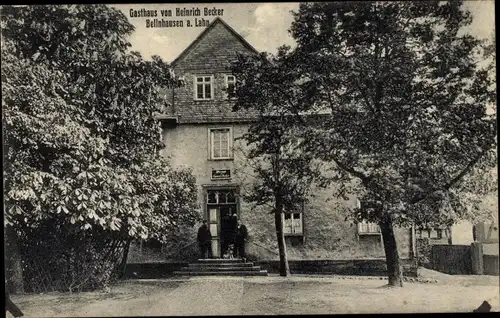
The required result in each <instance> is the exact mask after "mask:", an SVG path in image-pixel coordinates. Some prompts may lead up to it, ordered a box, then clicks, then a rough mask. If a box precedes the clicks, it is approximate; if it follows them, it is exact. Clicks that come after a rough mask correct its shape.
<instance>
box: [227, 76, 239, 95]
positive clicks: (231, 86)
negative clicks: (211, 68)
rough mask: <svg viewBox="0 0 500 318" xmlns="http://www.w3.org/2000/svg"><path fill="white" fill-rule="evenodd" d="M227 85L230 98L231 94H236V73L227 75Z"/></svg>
mask: <svg viewBox="0 0 500 318" xmlns="http://www.w3.org/2000/svg"><path fill="white" fill-rule="evenodd" d="M225 86H226V97H227V98H229V94H234V89H235V87H236V77H234V75H226V76H225Z"/></svg>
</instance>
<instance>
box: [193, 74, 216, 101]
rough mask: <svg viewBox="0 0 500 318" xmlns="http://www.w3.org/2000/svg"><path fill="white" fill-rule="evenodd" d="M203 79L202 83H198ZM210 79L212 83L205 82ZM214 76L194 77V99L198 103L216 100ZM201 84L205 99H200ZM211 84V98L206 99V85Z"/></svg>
mask: <svg viewBox="0 0 500 318" xmlns="http://www.w3.org/2000/svg"><path fill="white" fill-rule="evenodd" d="M199 77H201V78H203V81H202V82H198V78H199ZM207 77H209V78H210V82H205V79H206V78H207ZM214 82H215V81H214V76H213V75H193V98H194V100H196V101H204V100H214ZM199 83H201V84H202V85H203V86H202V87H203V98H198V84H199ZM207 83H210V98H206V97H205V96H206V92H205V84H207Z"/></svg>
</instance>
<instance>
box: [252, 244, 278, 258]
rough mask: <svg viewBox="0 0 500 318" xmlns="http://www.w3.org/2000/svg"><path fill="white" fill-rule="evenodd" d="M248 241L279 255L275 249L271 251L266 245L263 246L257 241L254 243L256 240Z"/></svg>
mask: <svg viewBox="0 0 500 318" xmlns="http://www.w3.org/2000/svg"><path fill="white" fill-rule="evenodd" d="M248 243H252V244H254V245H257V246H259V247H262V248H263V249H266V250H268V251H269V252H271V253H273V254H275V255H280V254H279V253H277V252H276V251H273V250H271V249H270V248H268V247H266V246H263V245H260V244H258V243H256V242H253V241H248Z"/></svg>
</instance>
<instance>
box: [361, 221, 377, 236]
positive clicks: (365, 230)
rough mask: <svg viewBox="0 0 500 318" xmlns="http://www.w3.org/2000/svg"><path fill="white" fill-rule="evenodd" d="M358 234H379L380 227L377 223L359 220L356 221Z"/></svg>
mask: <svg viewBox="0 0 500 318" xmlns="http://www.w3.org/2000/svg"><path fill="white" fill-rule="evenodd" d="M358 234H368V235H369V234H374V235H378V234H380V227H379V226H378V224H377V223H373V222H368V221H361V222H359V223H358Z"/></svg>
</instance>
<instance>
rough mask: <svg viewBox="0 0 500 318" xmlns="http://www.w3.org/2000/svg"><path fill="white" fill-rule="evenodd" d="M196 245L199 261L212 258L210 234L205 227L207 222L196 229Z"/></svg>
mask: <svg viewBox="0 0 500 318" xmlns="http://www.w3.org/2000/svg"><path fill="white" fill-rule="evenodd" d="M198 245H199V247H200V255H201V259H204V258H212V234H211V233H210V229H209V228H208V225H207V220H203V224H202V225H201V226H200V228H199V229H198Z"/></svg>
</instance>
